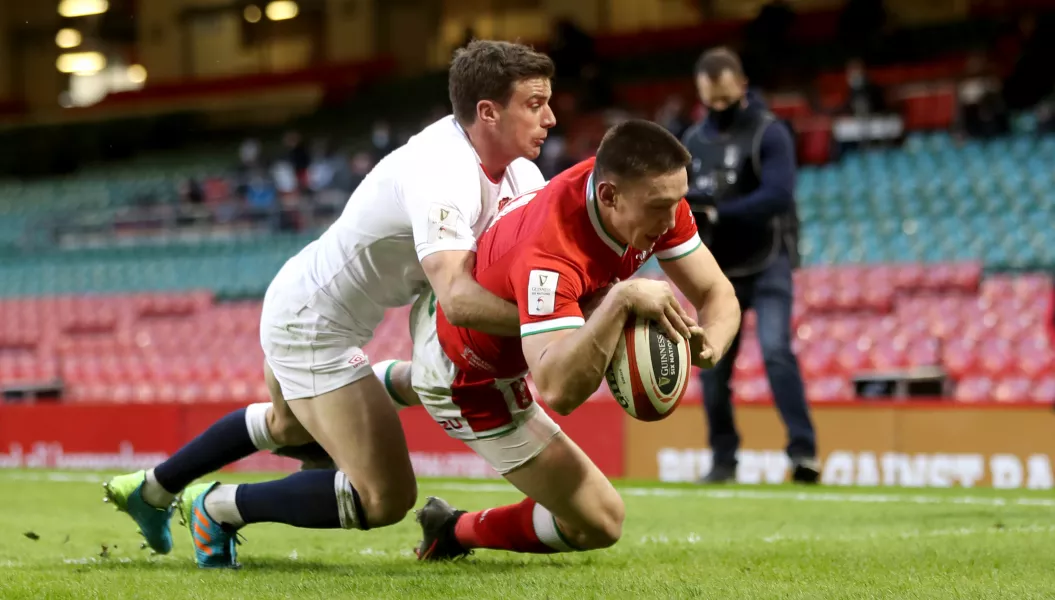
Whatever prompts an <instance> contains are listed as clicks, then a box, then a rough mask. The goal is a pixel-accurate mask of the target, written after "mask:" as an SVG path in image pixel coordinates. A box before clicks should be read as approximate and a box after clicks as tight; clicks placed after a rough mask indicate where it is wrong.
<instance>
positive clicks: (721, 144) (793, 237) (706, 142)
mask: <svg viewBox="0 0 1055 600" xmlns="http://www.w3.org/2000/svg"><path fill="white" fill-rule="evenodd" d="M696 82H697V87H698V89H699V93H700V99H701V100H702V101H703V104H704V105H705V106H706V107H707V117H706V118H705V119H704V120H703V121H701V122H699V123H697V124H696V125H694V126H693V127H691V128H690V129H689V130H688V131H687V132H686V133H685V136H684V139H683V141H684V143H685V146H686V147H687V148H688V149H689V151H690V152H691V153H692V156H693V164H692V173H691V174H690V176H689V179H690V181H689V186H690V190H691V191H690V193H689V201H690V203H691V204H692V208H693V212H694V213H695V214H696V221H697V223H698V224H699V225H700V232H701V235H702V236H703V238H704V241H705V242H706V243H707V245H708V247H709V248H710V249H711V252H712V253H713V254H714V257H715V259H716V260H717V261H718V264H719V265H720V266H721V267H722V270H723V271H724V272H725V274H726V276H728V277H729V279H730V281H732V282H733V285H734V286H735V287H736V293H737V296H738V297H739V299H740V305H741V308H742V309H743V310H747V309H748V308H753V309H755V312H756V313H757V315H758V336H759V342H760V343H761V346H762V355H763V358H764V360H765V367H766V374H767V375H768V377H769V384H770V387H771V388H772V391H773V397H774V399H775V401H776V404H777V408H778V409H779V410H780V415H781V417H782V418H783V419H784V424H785V425H786V426H787V430H788V446H787V452H788V456H789V457H790V459H791V464H792V478H793V479H794V480H795V481H797V482H803V483H816V482H817V480H818V478H819V476H820V471H819V465H818V463H817V460H816V443H815V435H814V431H813V423H812V422H811V421H810V414H809V407H808V406H807V404H806V395H805V392H804V388H803V384H802V376H801V375H800V374H799V365H798V360H797V359H796V358H795V355H794V354H793V353H792V351H791V303H792V289H791V285H792V283H791V271H792V269H793V268H794V267H795V266H797V263H798V251H797V243H798V218H797V216H796V212H795V202H794V189H795V148H794V144H793V142H792V138H791V134H790V132H789V130H788V128H787V127H786V126H785V125H784V124H783V123H781V122H780V121H778V120H777V119H776V117H774V116H773V114H772V113H770V112H769V111H768V110H767V109H766V106H765V104H764V103H763V102H762V100H761V99H760V98H758V97H757V96H755V95H753V94H749V93H748V91H747V79H746V77H744V73H743V68H742V67H741V65H740V60H739V58H738V57H737V56H736V55H735V54H733V53H732V52H730V51H729V50H727V49H725V48H717V49H714V50H710V51H708V52H706V53H704V54H703V56H701V57H700V60H699V62H698V63H697V65H696ZM739 346H740V337H739V336H737V338H736V339H735V340H734V342H733V345H732V347H731V348H730V349H729V352H728V353H727V354H726V356H725V358H723V359H722V361H721V362H720V363H718V365H717V366H715V368H713V369H711V370H709V371H704V372H703V374H702V380H703V392H704V404H705V407H706V411H707V419H708V422H709V425H710V443H711V449H712V451H713V453H714V467H713V469H712V470H711V472H710V473H709V474H707V475H706V476H705V477H704V478H703V480H702V481H703V482H704V483H720V482H725V481H731V480H734V479H735V478H736V452H737V450H738V448H739V445H740V437H739V435H738V434H737V432H736V425H735V423H734V422H733V407H732V402H731V391H730V389H729V378H730V376H731V375H732V370H733V362H734V361H735V360H736V355H737V351H738V349H739Z"/></svg>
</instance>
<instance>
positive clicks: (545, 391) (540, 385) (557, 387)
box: [532, 371, 575, 417]
mask: <svg viewBox="0 0 1055 600" xmlns="http://www.w3.org/2000/svg"><path fill="white" fill-rule="evenodd" d="M532 375H533V377H534V379H535V388H536V389H537V390H538V395H539V398H541V399H542V401H543V402H545V403H546V406H548V407H550V409H551V410H552V411H553V412H555V413H557V414H558V415H560V416H562V417H566V416H568V415H570V414H571V412H572V411H573V410H575V406H574V405H573V404H572V403H571V402H569V400H570V398H569V396H568V393H567V390H566V388H567V385H566V384H565V383H564V381H562V378H560V377H557V376H553V375H551V374H550V373H549V372H547V371H540V372H535V373H532Z"/></svg>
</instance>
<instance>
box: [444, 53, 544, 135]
mask: <svg viewBox="0 0 1055 600" xmlns="http://www.w3.org/2000/svg"><path fill="white" fill-rule="evenodd" d="M553 73H554V67H553V61H552V60H550V57H548V56H546V55H545V54H542V53H541V52H536V51H535V50H534V49H533V48H531V47H529V46H525V45H523V44H514V43H511V42H499V41H494V40H473V41H471V42H469V45H468V46H466V47H464V48H460V49H459V50H458V51H456V52H455V53H454V58H453V59H452V60H451V69H450V74H449V76H448V84H447V89H448V92H449V93H450V97H451V106H452V107H453V108H454V117H455V118H456V119H458V122H460V123H462V124H463V125H471V124H472V123H473V122H474V121H476V105H477V104H478V103H479V102H480V101H481V100H491V101H493V102H497V103H499V104H501V105H502V106H505V105H506V104H508V103H509V99H510V98H511V97H512V96H513V87H514V86H515V85H516V83H517V82H518V81H523V80H524V79H534V78H536V77H545V78H546V79H552V78H553Z"/></svg>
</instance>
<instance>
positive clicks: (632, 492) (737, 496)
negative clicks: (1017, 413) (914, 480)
mask: <svg viewBox="0 0 1055 600" xmlns="http://www.w3.org/2000/svg"><path fill="white" fill-rule="evenodd" d="M429 487H433V488H438V489H444V490H451V491H456V492H479V493H488V492H496V493H516V488H513V487H512V486H508V485H501V484H494V483H481V484H472V483H434V484H429ZM616 489H618V490H619V493H620V494H622V495H624V496H644V497H656V498H709V499H713V500H781V501H783V500H792V501H796V502H845V503H853V504H969V505H980V506H1036V507H1044V508H1053V507H1055V499H1049V498H1004V497H997V496H991V497H990V496H937V495H935V496H925V495H906V494H862V493H838V492H798V491H794V492H793V491H779V490H772V491H770V490H765V491H763V490H758V491H755V490H706V489H686V488H659V487H657V488H649V487H618V488H616Z"/></svg>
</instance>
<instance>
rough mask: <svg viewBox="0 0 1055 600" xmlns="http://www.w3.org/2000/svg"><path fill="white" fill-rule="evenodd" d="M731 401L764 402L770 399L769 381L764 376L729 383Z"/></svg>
mask: <svg viewBox="0 0 1055 600" xmlns="http://www.w3.org/2000/svg"><path fill="white" fill-rule="evenodd" d="M729 387H730V389H731V390H732V393H733V400H735V401H737V402H765V401H767V400H771V399H772V397H773V396H772V394H771V392H770V389H769V381H768V380H767V379H766V378H765V377H764V376H755V377H747V378H743V379H734V380H733V381H732V382H731V383H730V386H729Z"/></svg>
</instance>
